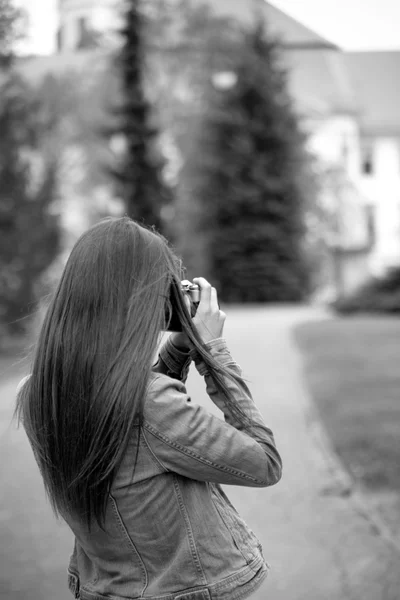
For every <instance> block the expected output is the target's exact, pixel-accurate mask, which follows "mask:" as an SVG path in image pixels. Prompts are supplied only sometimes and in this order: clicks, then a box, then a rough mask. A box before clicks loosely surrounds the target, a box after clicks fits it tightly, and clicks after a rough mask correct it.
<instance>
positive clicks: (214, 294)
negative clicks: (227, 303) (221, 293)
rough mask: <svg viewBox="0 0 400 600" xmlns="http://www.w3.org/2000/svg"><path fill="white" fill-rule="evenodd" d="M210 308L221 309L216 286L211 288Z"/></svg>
mask: <svg viewBox="0 0 400 600" xmlns="http://www.w3.org/2000/svg"><path fill="white" fill-rule="evenodd" d="M210 308H211V310H213V311H217V310H219V302H218V294H217V290H216V289H215V287H212V288H211V297H210Z"/></svg>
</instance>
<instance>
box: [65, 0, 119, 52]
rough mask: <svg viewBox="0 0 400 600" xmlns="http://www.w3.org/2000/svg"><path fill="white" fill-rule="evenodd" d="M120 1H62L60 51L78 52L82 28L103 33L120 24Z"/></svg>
mask: <svg viewBox="0 0 400 600" xmlns="http://www.w3.org/2000/svg"><path fill="white" fill-rule="evenodd" d="M119 4H120V2H118V0H61V2H60V5H59V6H60V38H59V44H58V47H59V51H61V52H67V51H70V50H76V49H77V48H78V47H79V42H80V39H81V35H82V26H85V27H86V28H87V29H93V30H96V31H101V32H108V31H112V29H113V28H115V27H116V26H117V24H118V10H117V7H118V5H119Z"/></svg>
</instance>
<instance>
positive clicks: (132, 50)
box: [110, 0, 170, 230]
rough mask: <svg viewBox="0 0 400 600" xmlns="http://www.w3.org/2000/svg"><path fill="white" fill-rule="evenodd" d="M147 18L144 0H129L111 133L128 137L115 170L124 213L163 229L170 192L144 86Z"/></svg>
mask: <svg viewBox="0 0 400 600" xmlns="http://www.w3.org/2000/svg"><path fill="white" fill-rule="evenodd" d="M143 23H144V15H143V13H142V10H141V1H140V0H129V1H128V2H127V10H126V16H125V25H124V27H123V30H122V36H123V41H124V43H123V47H122V50H121V54H120V56H119V57H118V66H119V68H120V72H121V78H122V103H121V107H120V108H119V109H118V111H116V114H115V116H116V117H117V125H116V128H115V129H114V130H113V131H112V132H110V133H112V134H113V135H114V136H116V135H118V134H120V135H122V136H123V139H124V141H125V152H124V153H123V158H122V160H121V165H120V168H117V169H115V172H114V174H115V176H116V179H117V187H118V190H119V191H120V194H119V195H120V196H121V198H122V199H123V200H124V202H125V206H126V213H127V214H128V215H129V216H130V217H132V218H134V219H136V220H139V221H141V222H144V223H145V224H147V225H150V226H155V227H156V228H157V229H159V230H162V210H163V207H164V206H166V205H167V204H168V203H169V202H170V193H169V190H168V189H167V187H166V186H165V184H164V181H163V177H162V169H163V166H164V165H163V161H162V159H161V155H160V153H159V152H158V151H157V147H156V139H157V134H158V131H157V129H156V127H155V126H154V119H153V115H152V112H151V107H150V104H149V102H148V100H147V98H146V94H145V89H144V70H145V58H144V41H143V29H144V24H143Z"/></svg>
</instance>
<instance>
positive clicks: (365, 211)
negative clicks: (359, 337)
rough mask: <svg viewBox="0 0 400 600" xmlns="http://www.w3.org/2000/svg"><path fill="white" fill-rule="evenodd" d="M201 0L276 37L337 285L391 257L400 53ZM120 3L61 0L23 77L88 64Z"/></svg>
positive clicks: (398, 165) (235, 2) (264, 7)
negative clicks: (314, 175) (46, 46)
mask: <svg viewBox="0 0 400 600" xmlns="http://www.w3.org/2000/svg"><path fill="white" fill-rule="evenodd" d="M171 1H172V0H171ZM203 1H205V2H207V3H208V4H209V5H210V7H211V8H212V9H213V10H214V11H215V12H216V13H218V14H221V15H229V16H232V17H235V18H236V19H238V20H239V21H240V22H241V23H243V24H251V23H252V22H254V21H255V20H257V19H259V18H260V16H261V17H263V18H264V19H265V21H266V23H267V26H268V29H269V31H270V33H272V34H273V35H277V36H279V38H280V40H281V42H282V48H283V50H282V60H283V62H284V64H285V65H286V66H287V67H288V69H289V88H290V93H291V95H292V97H293V99H294V101H295V106H296V109H297V112H298V113H299V115H300V116H301V118H302V123H303V126H304V128H305V129H306V131H307V132H308V134H309V148H310V150H311V151H312V152H313V153H314V154H315V156H316V157H317V159H318V169H319V170H320V176H321V178H322V183H323V185H322V192H321V202H322V203H323V204H324V205H325V208H326V210H327V211H328V212H330V213H331V214H332V215H333V216H334V219H333V220H331V221H330V222H331V223H333V226H331V227H330V228H328V230H327V231H326V232H325V233H326V237H327V241H328V243H329V245H330V246H331V250H332V256H333V258H334V268H335V270H336V284H337V286H341V287H343V288H345V289H349V288H351V287H353V286H355V285H357V284H358V283H359V282H360V281H361V280H362V279H364V278H365V277H367V275H368V274H369V273H370V272H371V271H373V272H377V271H383V270H384V269H385V268H387V267H388V266H391V265H392V264H395V263H399V262H400V80H399V78H398V76H397V75H398V73H399V72H400V51H399V52H363V53H357V52H344V51H342V50H341V49H340V48H338V47H337V46H335V45H334V44H332V43H331V42H330V41H329V40H326V39H324V38H323V37H321V36H320V35H318V34H317V33H315V32H314V31H312V30H310V29H309V28H307V27H305V26H304V25H302V24H301V23H299V22H298V21H296V20H295V19H293V18H292V17H290V16H289V15H287V14H285V13H284V12H282V11H281V10H279V9H277V8H275V7H274V6H272V5H271V4H269V3H268V2H265V1H264V0H203ZM148 2H151V0H148ZM196 2H197V0H196ZM122 5H123V2H122V0H59V9H60V29H59V33H58V54H57V56H53V57H45V58H40V59H31V60H30V61H26V63H25V71H26V74H27V75H30V76H31V77H32V76H33V77H35V78H39V77H40V75H43V74H44V73H46V72H48V71H53V72H54V71H56V70H57V71H59V70H60V69H61V70H63V69H64V70H68V69H69V68H71V66H73V67H74V68H76V69H77V70H78V71H79V70H80V69H82V72H85V71H86V72H87V69H88V68H89V69H90V68H91V67H90V65H93V68H95V65H96V58H95V55H94V54H93V53H94V52H98V50H91V49H93V48H95V47H96V46H97V47H98V46H99V45H100V46H101V47H103V48H104V46H105V45H108V44H111V45H112V44H113V43H115V31H116V30H117V28H118V24H119V23H120V22H121V21H120V19H121V13H120V12H119V11H120V8H121V7H122ZM113 36H114V37H113Z"/></svg>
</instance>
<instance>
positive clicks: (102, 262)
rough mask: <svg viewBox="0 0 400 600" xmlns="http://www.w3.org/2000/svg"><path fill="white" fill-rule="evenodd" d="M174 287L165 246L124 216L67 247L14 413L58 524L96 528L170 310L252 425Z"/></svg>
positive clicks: (175, 266)
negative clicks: (69, 520)
mask: <svg viewBox="0 0 400 600" xmlns="http://www.w3.org/2000/svg"><path fill="white" fill-rule="evenodd" d="M181 278H182V272H181V268H180V261H179V260H178V259H177V257H176V256H175V255H174V253H173V252H172V250H171V249H170V248H169V246H168V243H167V242H166V240H165V239H164V238H163V237H162V236H160V235H159V234H157V233H155V232H154V231H152V230H149V229H147V228H145V227H143V226H141V225H139V224H137V223H136V222H135V221H132V220H131V219H129V218H128V217H122V218H107V219H103V220H102V221H100V222H99V223H98V224H97V225H95V226H94V227H92V228H91V229H89V230H88V231H86V232H85V233H84V234H83V235H82V236H81V237H80V239H79V240H78V241H77V243H76V244H75V246H74V248H73V250H72V252H71V254H70V256H69V259H68V261H67V264H66V266H65V268H64V271H63V273H62V276H61V279H60V281H59V284H58V286H57V288H56V290H55V292H54V294H53V296H52V299H51V301H50V303H49V306H48V309H47V312H46V315H45V318H44V321H43V325H42V327H41V330H40V333H39V336H38V340H37V343H36V347H35V350H34V356H33V366H32V372H31V377H30V378H29V379H28V380H27V382H26V384H25V385H24V386H23V388H22V390H21V392H20V393H19V395H18V398H17V406H16V416H17V417H18V420H19V422H22V423H23V425H24V427H25V430H26V432H27V435H28V438H29V441H30V443H31V445H32V448H33V452H34V455H35V458H36V461H37V463H38V465H39V468H40V471H41V474H42V477H43V480H44V485H45V489H46V492H47V495H48V497H49V499H50V501H51V504H52V507H53V510H54V512H55V514H56V515H57V516H63V517H64V518H65V517H66V516H68V515H72V516H74V517H75V518H78V519H79V520H81V521H83V522H84V523H86V524H87V526H88V527H89V528H90V527H91V524H92V523H93V522H94V521H97V523H98V524H99V526H100V527H103V526H104V521H105V514H106V507H107V500H108V495H109V492H110V489H111V485H112V482H113V479H114V477H115V474H116V471H117V469H118V466H119V465H120V462H121V460H122V458H123V455H124V452H125V451H126V448H127V444H128V442H129V440H130V438H131V436H132V432H133V428H134V427H135V425H138V431H139V434H140V427H141V425H142V423H143V404H144V401H145V397H146V388H147V385H148V382H149V379H150V374H151V369H152V362H153V358H154V356H155V353H156V350H157V346H158V344H159V341H160V333H161V332H162V331H163V330H165V329H166V328H167V326H168V320H169V318H170V316H171V314H172V312H173V311H175V313H176V314H177V315H178V316H179V319H180V321H181V324H182V329H183V331H185V332H186V334H187V335H188V337H189V339H190V340H191V342H192V344H193V345H194V346H195V347H196V349H197V351H198V352H199V354H200V355H201V356H202V358H203V360H204V361H205V363H206V364H207V366H208V368H209V370H210V372H211V373H212V374H213V376H214V379H215V383H216V385H217V387H218V388H219V390H220V391H221V392H222V393H223V394H224V395H225V397H226V402H228V403H229V404H230V405H231V407H232V411H233V413H234V414H235V416H236V417H237V419H238V420H239V421H240V422H241V423H243V425H244V426H250V425H251V423H249V420H248V418H247V417H246V415H245V414H244V413H243V411H242V410H241V409H240V407H239V406H238V405H237V403H235V402H233V401H232V399H231V398H230V397H229V393H228V388H227V386H226V383H225V382H224V379H225V377H228V378H231V379H234V380H236V381H237V380H238V377H237V375H236V374H235V373H233V372H231V371H229V369H226V368H223V367H221V366H220V365H219V364H218V363H217V362H216V361H215V360H214V359H213V358H212V356H211V355H210V354H209V353H208V352H207V350H206V348H205V347H204V345H203V344H202V342H201V339H200V338H199V336H198V334H197V332H196V329H195V328H194V326H193V324H192V320H191V317H190V315H189V312H188V309H187V307H186V303H185V299H184V296H183V293H182V291H181V287H180V280H181ZM138 444H139V441H138ZM137 449H138V446H137ZM136 457H137V453H136Z"/></svg>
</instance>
